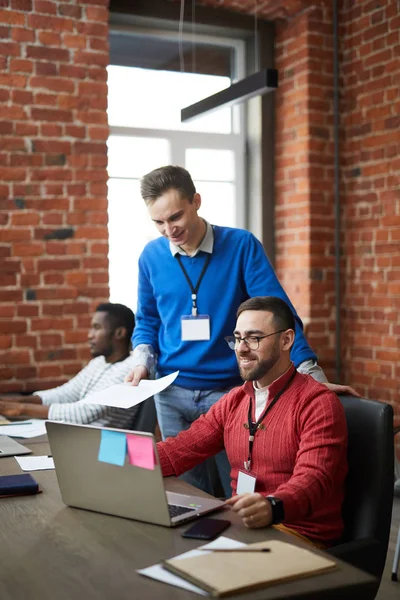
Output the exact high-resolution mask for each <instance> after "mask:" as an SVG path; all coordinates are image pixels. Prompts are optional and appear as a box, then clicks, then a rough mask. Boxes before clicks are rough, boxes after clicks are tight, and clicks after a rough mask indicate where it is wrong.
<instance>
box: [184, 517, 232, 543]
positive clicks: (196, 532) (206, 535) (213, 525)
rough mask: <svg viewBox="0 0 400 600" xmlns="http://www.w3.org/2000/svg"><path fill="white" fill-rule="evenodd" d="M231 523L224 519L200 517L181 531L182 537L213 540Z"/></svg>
mask: <svg viewBox="0 0 400 600" xmlns="http://www.w3.org/2000/svg"><path fill="white" fill-rule="evenodd" d="M230 524H231V522H230V521H227V520H225V519H207V518H206V519H201V521H197V522H196V523H195V524H194V525H192V526H191V527H189V529H186V531H184V532H183V533H182V537H186V538H196V539H198V540H213V539H214V538H216V537H217V536H218V535H219V534H220V533H222V532H223V531H225V529H227V527H229V525H230Z"/></svg>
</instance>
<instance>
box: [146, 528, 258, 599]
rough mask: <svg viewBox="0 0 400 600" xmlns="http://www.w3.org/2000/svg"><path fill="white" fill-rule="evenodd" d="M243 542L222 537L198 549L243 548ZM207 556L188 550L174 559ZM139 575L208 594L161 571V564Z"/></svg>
mask: <svg viewBox="0 0 400 600" xmlns="http://www.w3.org/2000/svg"><path fill="white" fill-rule="evenodd" d="M245 545H246V544H243V542H238V541H236V540H231V539H230V538H227V537H225V536H223V535H221V536H220V537H219V538H217V539H216V540H214V541H213V542H210V543H209V544H205V545H204V546H200V548H209V549H210V550H212V549H215V548H220V549H222V548H223V549H226V548H240V547H241V546H245ZM203 554H207V553H206V552H204V550H189V552H185V553H184V554H180V555H179V556H175V558H178V559H180V558H190V557H193V556H199V555H203ZM137 572H138V573H140V575H144V576H145V577H150V578H151V579H157V581H162V582H163V583H168V584H169V585H174V586H175V587H181V588H184V589H185V590H189V591H191V592H195V593H196V594H201V595H202V596H208V595H209V594H208V593H207V592H205V591H204V590H202V589H200V588H199V587H197V586H196V585H193V584H191V583H189V582H188V581H186V580H185V579H182V578H181V577H178V576H177V575H174V574H173V573H170V572H169V571H167V570H166V569H163V567H162V565H161V564H157V565H153V566H152V567H147V568H146V569H139V570H138V571H137Z"/></svg>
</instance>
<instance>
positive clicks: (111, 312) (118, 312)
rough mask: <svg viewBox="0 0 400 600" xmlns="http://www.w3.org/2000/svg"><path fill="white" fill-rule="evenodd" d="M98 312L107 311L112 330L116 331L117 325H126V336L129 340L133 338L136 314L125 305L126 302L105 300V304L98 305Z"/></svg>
mask: <svg viewBox="0 0 400 600" xmlns="http://www.w3.org/2000/svg"><path fill="white" fill-rule="evenodd" d="M96 312H105V313H107V319H108V322H109V323H110V326H111V328H112V330H113V331H115V329H117V327H125V329H126V334H127V335H126V338H127V340H130V339H131V337H132V333H133V329H134V327H135V315H134V314H133V311H132V310H131V309H130V308H128V307H127V306H125V304H114V303H112V302H104V303H103V304H99V305H98V307H97V308H96Z"/></svg>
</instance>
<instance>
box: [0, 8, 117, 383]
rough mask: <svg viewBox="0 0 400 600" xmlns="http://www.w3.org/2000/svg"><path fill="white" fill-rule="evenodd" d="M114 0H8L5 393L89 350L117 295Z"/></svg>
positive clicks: (1, 14) (1, 65)
mask: <svg viewBox="0 0 400 600" xmlns="http://www.w3.org/2000/svg"><path fill="white" fill-rule="evenodd" d="M107 38H108V10H107V1H105V0H86V1H85V0H79V1H75V0H73V1H70V2H67V1H64V2H62V1H59V2H58V1H55V0H34V1H32V0H6V1H2V2H1V3H0V134H1V146H0V181H1V183H0V223H1V232H0V261H1V290H0V334H1V338H0V365H1V367H0V392H4V391H19V390H32V389H38V388H45V387H52V386H53V385H56V384H58V383H61V382H63V381H65V380H66V379H68V378H69V377H70V376H71V375H72V374H75V373H76V372H77V371H78V370H79V369H80V368H81V366H82V365H83V364H84V363H85V362H86V361H87V358H88V352H87V344H86V338H87V327H88V323H89V321H90V315H91V313H92V310H93V308H94V307H95V305H96V304H97V303H98V302H101V301H104V300H106V299H107V298H108V293H109V290H108V262H107V252H108V240H107V200H106V182H107V171H106V166H107V157H106V139H107V135H108V127H107V116H106V106H107V84H106V70H105V67H106V66H107V64H108V42H107Z"/></svg>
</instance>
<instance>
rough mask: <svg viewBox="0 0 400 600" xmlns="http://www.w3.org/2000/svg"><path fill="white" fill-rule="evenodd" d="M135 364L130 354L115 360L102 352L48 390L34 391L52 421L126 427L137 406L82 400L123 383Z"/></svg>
mask: <svg viewBox="0 0 400 600" xmlns="http://www.w3.org/2000/svg"><path fill="white" fill-rule="evenodd" d="M135 365H137V360H135V359H134V357H133V355H132V354H130V355H129V356H128V358H126V359H125V360H122V361H120V362H116V363H108V362H106V360H105V358H104V356H98V357H96V358H94V359H93V360H91V361H90V362H89V363H88V365H87V366H86V367H84V368H83V369H82V371H80V372H79V373H78V374H77V375H76V376H75V377H73V378H72V379H71V380H70V381H68V382H67V383H64V385H60V386H59V387H56V388H53V389H51V390H42V391H37V392H35V395H37V396H40V398H41V399H42V402H43V404H44V405H46V406H49V417H48V418H49V419H51V420H52V421H69V422H70V423H92V424H93V425H102V426H107V427H115V428H121V429H123V428H127V427H128V426H131V425H132V422H133V420H134V417H135V414H136V412H137V410H138V406H134V407H133V408H129V409H125V408H112V407H109V406H101V405H98V404H86V403H84V402H82V400H83V399H84V398H85V397H86V396H88V395H89V394H91V393H93V392H98V391H100V390H104V389H105V388H107V387H109V386H110V385H114V384H116V383H123V381H124V378H125V377H126V375H128V373H130V371H131V370H132V369H133V367H134V366H135Z"/></svg>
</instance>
